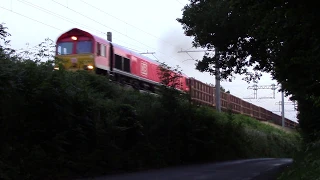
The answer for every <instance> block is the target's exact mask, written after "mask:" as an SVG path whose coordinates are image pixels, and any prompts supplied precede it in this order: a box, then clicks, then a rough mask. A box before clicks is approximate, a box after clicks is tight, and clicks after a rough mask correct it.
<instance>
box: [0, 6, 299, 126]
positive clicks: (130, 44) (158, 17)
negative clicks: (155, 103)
mask: <svg viewBox="0 0 320 180" xmlns="http://www.w3.org/2000/svg"><path fill="white" fill-rule="evenodd" d="M188 2H189V1H188V0H161V1H160V0H157V1H156V0H153V1H150V0H135V1H131V0H116V1H110V0H105V1H103V0H1V4H0V17H1V21H0V23H5V26H6V27H7V28H8V32H9V33H10V34H11V37H10V38H9V39H10V40H11V47H12V48H14V49H21V48H26V47H27V45H26V44H27V43H29V46H30V47H32V46H36V45H37V44H39V43H41V42H43V41H44V40H45V38H50V39H52V40H54V41H56V39H57V38H58V36H59V35H61V34H62V33H64V32H65V31H68V30H70V29H72V28H80V29H83V30H85V31H88V32H90V33H92V34H95V35H97V36H100V37H102V38H105V39H106V38H107V36H106V33H107V32H112V41H113V42H115V43H117V44H119V45H122V46H124V47H127V48H129V49H130V50H134V51H136V52H138V53H145V52H154V53H155V54H153V55H152V54H147V55H146V56H148V57H150V58H151V59H154V60H159V61H161V62H166V63H167V64H168V65H170V66H174V67H175V66H177V65H179V66H180V67H181V70H182V71H183V73H185V74H186V75H188V76H189V77H194V78H196V79H198V80H200V81H202V82H205V83H211V84H215V78H214V76H212V75H210V74H209V73H202V72H199V71H197V70H196V69H195V63H196V61H195V60H197V59H199V60H201V59H202V57H203V55H204V52H190V53H188V54H187V53H183V52H179V51H186V50H188V51H190V50H199V49H195V48H193V47H192V40H193V39H192V37H187V36H185V34H184V31H183V29H182V25H181V24H180V23H178V22H177V21H176V19H177V18H181V17H182V13H183V12H182V9H183V7H184V5H185V4H188ZM235 77H236V78H235V80H233V81H232V82H227V81H221V86H222V87H223V88H225V89H226V90H229V91H230V92H231V94H232V95H235V96H237V97H239V98H241V99H243V100H245V101H248V102H250V103H253V104H255V105H258V106H261V107H263V108H265V109H267V110H270V111H272V112H274V113H276V114H279V115H281V109H280V106H279V102H281V93H280V92H278V90H279V89H277V90H276V93H275V99H273V98H271V99H270V98H269V97H272V96H273V91H272V90H271V89H259V90H258V93H257V97H258V98H257V99H250V98H252V97H253V95H254V94H253V90H252V89H248V87H249V86H252V85H253V84H252V83H250V84H248V83H247V82H245V81H244V80H242V78H243V77H244V76H239V75H236V76H235ZM271 84H277V82H276V81H274V80H272V79H271V76H270V75H269V74H265V73H264V74H263V76H262V78H261V79H260V81H259V82H258V85H259V86H270V85H271ZM296 115H297V112H296V111H295V110H294V106H293V104H292V102H291V101H290V100H289V98H288V97H285V117H286V118H288V119H290V120H293V121H297V118H296Z"/></svg>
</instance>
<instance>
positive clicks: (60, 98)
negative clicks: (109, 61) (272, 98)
mask: <svg viewBox="0 0 320 180" xmlns="http://www.w3.org/2000/svg"><path fill="white" fill-rule="evenodd" d="M1 49H2V48H1ZM1 52H2V53H3V55H1V59H0V63H1V66H0V93H1V94H2V97H1V99H0V107H1V111H0V124H1V126H0V133H1V134H0V140H1V141H0V142H1V146H0V178H1V179H5V180H6V179H26V180H28V179H71V178H75V177H81V176H98V175H103V174H105V173H114V172H123V171H135V170H141V169H146V168H158V167H165V166H169V165H180V164H186V163H198V162H205V161H216V160H229V159H237V158H251V157H280V156H281V157H283V156H292V155H293V153H294V152H295V151H296V150H298V148H299V136H296V135H293V134H288V133H284V132H282V131H279V130H277V129H275V128H272V127H271V126H268V125H262V124H260V123H259V122H258V121H256V120H253V119H251V118H247V117H245V116H241V115H230V114H229V115H228V114H224V113H217V112H216V111H215V110H213V109H212V108H208V107H196V106H192V105H190V103H189V102H188V101H187V100H186V99H185V98H182V96H180V95H179V94H178V93H177V94H176V90H175V91H171V90H172V89H170V88H169V89H167V90H168V91H165V90H164V91H162V92H161V93H162V94H160V95H161V96H160V97H156V96H153V95H150V94H141V93H139V92H137V91H133V90H127V89H124V88H121V87H120V86H117V85H115V84H112V83H110V82H109V80H108V79H107V77H104V76H99V75H95V74H92V73H89V72H86V71H77V72H68V71H65V70H63V69H59V70H57V71H54V70H53V67H54V63H53V61H46V62H41V61H40V60H39V59H38V60H30V59H28V58H27V59H24V58H23V56H18V57H16V56H15V57H11V56H8V54H6V52H4V51H1ZM169 97H171V98H169ZM172 97H173V98H172ZM173 99H174V100H173Z"/></svg>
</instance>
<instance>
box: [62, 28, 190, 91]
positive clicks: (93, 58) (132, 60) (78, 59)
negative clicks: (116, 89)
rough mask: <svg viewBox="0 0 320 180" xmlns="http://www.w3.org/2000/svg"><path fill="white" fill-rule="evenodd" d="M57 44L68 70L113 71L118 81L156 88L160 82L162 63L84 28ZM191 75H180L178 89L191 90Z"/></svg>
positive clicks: (73, 31)
mask: <svg viewBox="0 0 320 180" xmlns="http://www.w3.org/2000/svg"><path fill="white" fill-rule="evenodd" d="M56 44H57V49H56V52H57V53H56V57H57V58H59V59H63V60H64V63H63V66H64V68H65V69H67V70H71V71H72V70H87V71H95V72H96V73H97V74H109V75H112V76H113V77H114V78H115V79H116V80H117V81H120V82H126V83H128V84H131V85H133V86H134V87H135V88H138V89H148V90H150V91H152V92H154V91H155V87H156V86H157V85H160V79H159V76H158V67H159V64H160V63H158V62H156V61H154V60H152V59H150V58H148V57H145V56H142V55H140V54H138V53H136V52H133V51H130V50H128V49H126V48H124V47H122V46H120V45H118V44H115V43H113V42H110V41H107V40H105V39H102V38H99V37H97V36H95V35H92V34H90V33H88V32H86V31H83V30H81V29H76V28H74V29H71V30H69V31H67V32H65V33H63V34H62V35H61V36H60V37H59V38H58V39H57V42H56ZM56 68H57V67H56ZM187 78H188V77H186V76H185V75H183V76H182V77H181V78H180V82H181V83H180V86H178V87H177V89H179V90H182V91H188V86H187Z"/></svg>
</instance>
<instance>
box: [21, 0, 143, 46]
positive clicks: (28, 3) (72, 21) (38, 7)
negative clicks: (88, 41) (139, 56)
mask: <svg viewBox="0 0 320 180" xmlns="http://www.w3.org/2000/svg"><path fill="white" fill-rule="evenodd" d="M18 1H20V2H21V3H24V4H26V5H28V6H31V7H33V8H35V9H38V10H41V11H43V12H45V13H48V14H51V15H52V16H55V17H58V18H60V19H63V20H65V21H68V22H70V23H73V24H77V25H80V26H82V27H85V28H87V29H90V30H93V31H96V32H98V33H101V34H105V33H104V32H102V31H100V30H97V29H94V28H92V27H89V26H87V25H85V24H82V23H79V22H77V21H74V20H72V19H69V18H67V17H64V16H61V15H59V14H57V13H54V12H52V11H50V10H48V9H45V8H43V7H41V6H38V5H35V4H33V3H31V2H28V1H25V0H18ZM120 41H121V40H120ZM128 45H130V46H134V45H132V44H129V43H128ZM135 47H137V46H135ZM138 48H139V49H140V48H141V47H138ZM141 49H142V48H141Z"/></svg>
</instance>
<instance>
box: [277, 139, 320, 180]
mask: <svg viewBox="0 0 320 180" xmlns="http://www.w3.org/2000/svg"><path fill="white" fill-rule="evenodd" d="M319 145H320V143H319V141H316V142H312V143H308V144H305V145H304V146H303V148H302V149H301V151H299V153H297V154H296V155H295V158H294V162H293V164H292V165H291V167H290V168H289V169H287V170H286V171H285V172H283V173H282V174H281V176H280V177H279V178H278V179H279V180H296V179H299V180H309V179H314V180H318V179H319V172H320V151H319V148H320V146H319Z"/></svg>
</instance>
